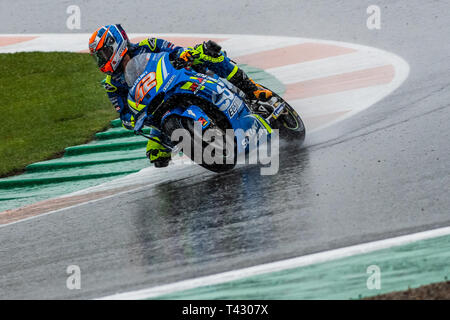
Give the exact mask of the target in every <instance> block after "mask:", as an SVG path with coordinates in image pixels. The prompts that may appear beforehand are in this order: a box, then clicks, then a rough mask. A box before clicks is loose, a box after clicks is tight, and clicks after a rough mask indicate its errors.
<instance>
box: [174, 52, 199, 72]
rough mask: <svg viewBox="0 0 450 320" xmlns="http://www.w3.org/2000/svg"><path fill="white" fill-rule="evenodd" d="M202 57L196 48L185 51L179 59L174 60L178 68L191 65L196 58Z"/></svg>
mask: <svg viewBox="0 0 450 320" xmlns="http://www.w3.org/2000/svg"><path fill="white" fill-rule="evenodd" d="M199 58H200V53H199V52H198V51H196V50H186V51H183V52H182V53H181V54H180V55H179V57H178V58H177V59H175V61H174V67H175V68H176V69H181V68H186V67H190V66H191V65H193V64H194V61H195V60H196V59H199Z"/></svg>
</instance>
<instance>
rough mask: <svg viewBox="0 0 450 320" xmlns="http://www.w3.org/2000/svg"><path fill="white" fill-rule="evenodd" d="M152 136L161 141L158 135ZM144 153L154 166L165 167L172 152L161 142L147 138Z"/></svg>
mask: <svg viewBox="0 0 450 320" xmlns="http://www.w3.org/2000/svg"><path fill="white" fill-rule="evenodd" d="M152 138H153V139H155V140H157V141H161V140H160V139H159V138H158V137H155V136H153V137H152ZM146 155H147V158H148V159H149V160H150V163H152V164H153V165H154V166H155V167H156V168H164V167H167V166H168V165H169V162H170V159H171V158H172V154H171V152H170V151H169V150H167V149H166V148H165V147H164V146H163V145H162V144H160V143H158V142H156V141H153V140H148V143H147V152H146Z"/></svg>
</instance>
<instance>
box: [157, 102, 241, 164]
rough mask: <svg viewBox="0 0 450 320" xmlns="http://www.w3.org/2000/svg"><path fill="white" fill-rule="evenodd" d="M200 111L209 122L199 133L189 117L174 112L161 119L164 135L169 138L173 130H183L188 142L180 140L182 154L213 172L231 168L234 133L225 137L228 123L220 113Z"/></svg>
mask: <svg viewBox="0 0 450 320" xmlns="http://www.w3.org/2000/svg"><path fill="white" fill-rule="evenodd" d="M204 112H205V113H206V114H207V115H208V117H209V118H210V120H211V124H210V125H209V126H208V128H207V129H206V130H205V131H203V132H200V131H198V130H195V126H194V120H193V119H190V118H184V117H180V116H178V115H174V116H170V117H169V118H168V119H167V120H166V121H165V122H164V125H163V130H164V132H165V134H166V135H167V136H168V137H172V133H173V132H174V131H175V130H177V129H183V130H185V132H186V133H187V134H188V137H187V138H189V141H188V143H186V144H185V143H184V141H183V142H182V145H183V148H184V149H183V153H184V154H185V155H186V156H188V157H189V158H190V159H191V160H192V161H194V162H195V163H197V164H199V165H200V166H202V167H203V168H205V169H208V170H210V171H213V172H225V171H228V170H231V169H233V168H234V167H235V165H236V162H237V154H236V153H237V144H236V139H235V138H234V135H232V136H231V135H229V136H226V134H227V129H230V128H231V126H230V125H229V123H228V121H227V120H226V119H223V118H224V117H221V115H222V114H221V113H219V112H212V111H210V112H208V111H206V110H204ZM183 139H184V138H183ZM172 142H173V143H179V142H180V141H172ZM187 145H188V147H187V148H186V146H187ZM196 153H197V154H196ZM199 153H201V154H199Z"/></svg>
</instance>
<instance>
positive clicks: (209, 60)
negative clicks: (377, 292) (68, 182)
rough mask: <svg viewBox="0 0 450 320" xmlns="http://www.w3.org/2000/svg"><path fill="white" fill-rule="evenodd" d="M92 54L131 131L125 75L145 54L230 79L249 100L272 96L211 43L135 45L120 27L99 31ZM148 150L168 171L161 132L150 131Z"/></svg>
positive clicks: (155, 41) (144, 42) (150, 40)
mask: <svg viewBox="0 0 450 320" xmlns="http://www.w3.org/2000/svg"><path fill="white" fill-rule="evenodd" d="M89 51H90V54H91V55H92V56H94V58H95V59H96V62H97V65H98V67H99V68H100V71H102V72H103V73H106V74H107V76H106V79H105V80H104V87H105V90H106V92H107V95H108V98H109V99H110V101H111V103H112V105H113V106H114V108H115V109H116V111H117V112H118V113H119V114H120V119H121V121H122V125H123V126H124V127H125V128H126V129H129V130H133V129H134V117H133V113H132V112H131V111H132V110H130V108H131V106H129V105H128V103H127V96H128V91H129V86H128V84H127V82H126V80H125V76H124V71H125V68H126V66H127V64H128V62H129V61H130V60H131V59H132V58H133V57H135V56H137V55H139V54H142V53H159V52H169V53H170V54H171V55H174V56H175V57H176V62H177V63H178V64H179V66H180V67H183V64H185V63H191V64H192V66H193V68H194V69H195V70H196V71H198V72H204V71H205V70H210V71H212V72H214V73H215V74H217V75H218V76H219V77H222V78H225V79H227V80H228V81H229V82H231V83H232V84H234V85H235V86H236V87H238V88H239V89H241V90H242V91H243V92H244V93H245V95H246V96H247V97H248V98H249V99H250V100H255V99H256V100H261V101H267V100H268V99H270V98H271V96H272V92H271V91H270V90H267V89H265V88H263V87H261V86H259V85H258V84H257V83H255V82H254V81H253V80H252V79H251V78H249V77H248V76H247V74H246V73H245V72H244V71H243V70H242V69H240V68H239V67H238V66H237V65H236V64H235V63H233V62H232V61H231V60H230V59H229V58H228V57H227V56H226V54H225V52H223V51H221V47H220V46H219V45H218V44H217V43H215V42H213V41H211V40H209V41H207V42H203V43H202V44H198V45H195V46H194V47H189V48H183V47H179V46H175V45H174V44H172V43H171V42H169V41H166V40H163V39H157V38H148V39H145V40H142V41H141V42H139V43H137V44H134V43H131V42H130V41H129V39H128V36H127V34H126V32H125V30H124V29H123V28H122V26H121V25H120V24H116V25H106V26H102V27H100V28H98V29H97V30H96V31H94V33H93V34H92V36H91V37H90V39H89ZM150 136H151V137H152V138H153V140H149V141H148V144H147V149H146V155H147V157H148V158H149V160H150V162H151V163H153V164H154V165H155V167H166V166H167V165H168V164H169V161H170V159H171V153H170V151H169V150H167V149H166V148H165V147H163V146H162V145H161V144H160V143H158V142H156V141H155V140H157V141H161V140H160V138H161V132H160V130H159V129H158V128H155V127H151V131H150Z"/></svg>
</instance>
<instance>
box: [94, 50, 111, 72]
mask: <svg viewBox="0 0 450 320" xmlns="http://www.w3.org/2000/svg"><path fill="white" fill-rule="evenodd" d="M113 52H114V50H113V48H112V47H111V46H103V47H102V48H100V49H99V50H98V51H96V52H95V53H94V54H93V55H94V58H95V61H96V62H97V65H98V67H99V68H103V67H104V66H105V64H106V63H107V62H108V61H109V60H110V59H111V57H112V55H113Z"/></svg>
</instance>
